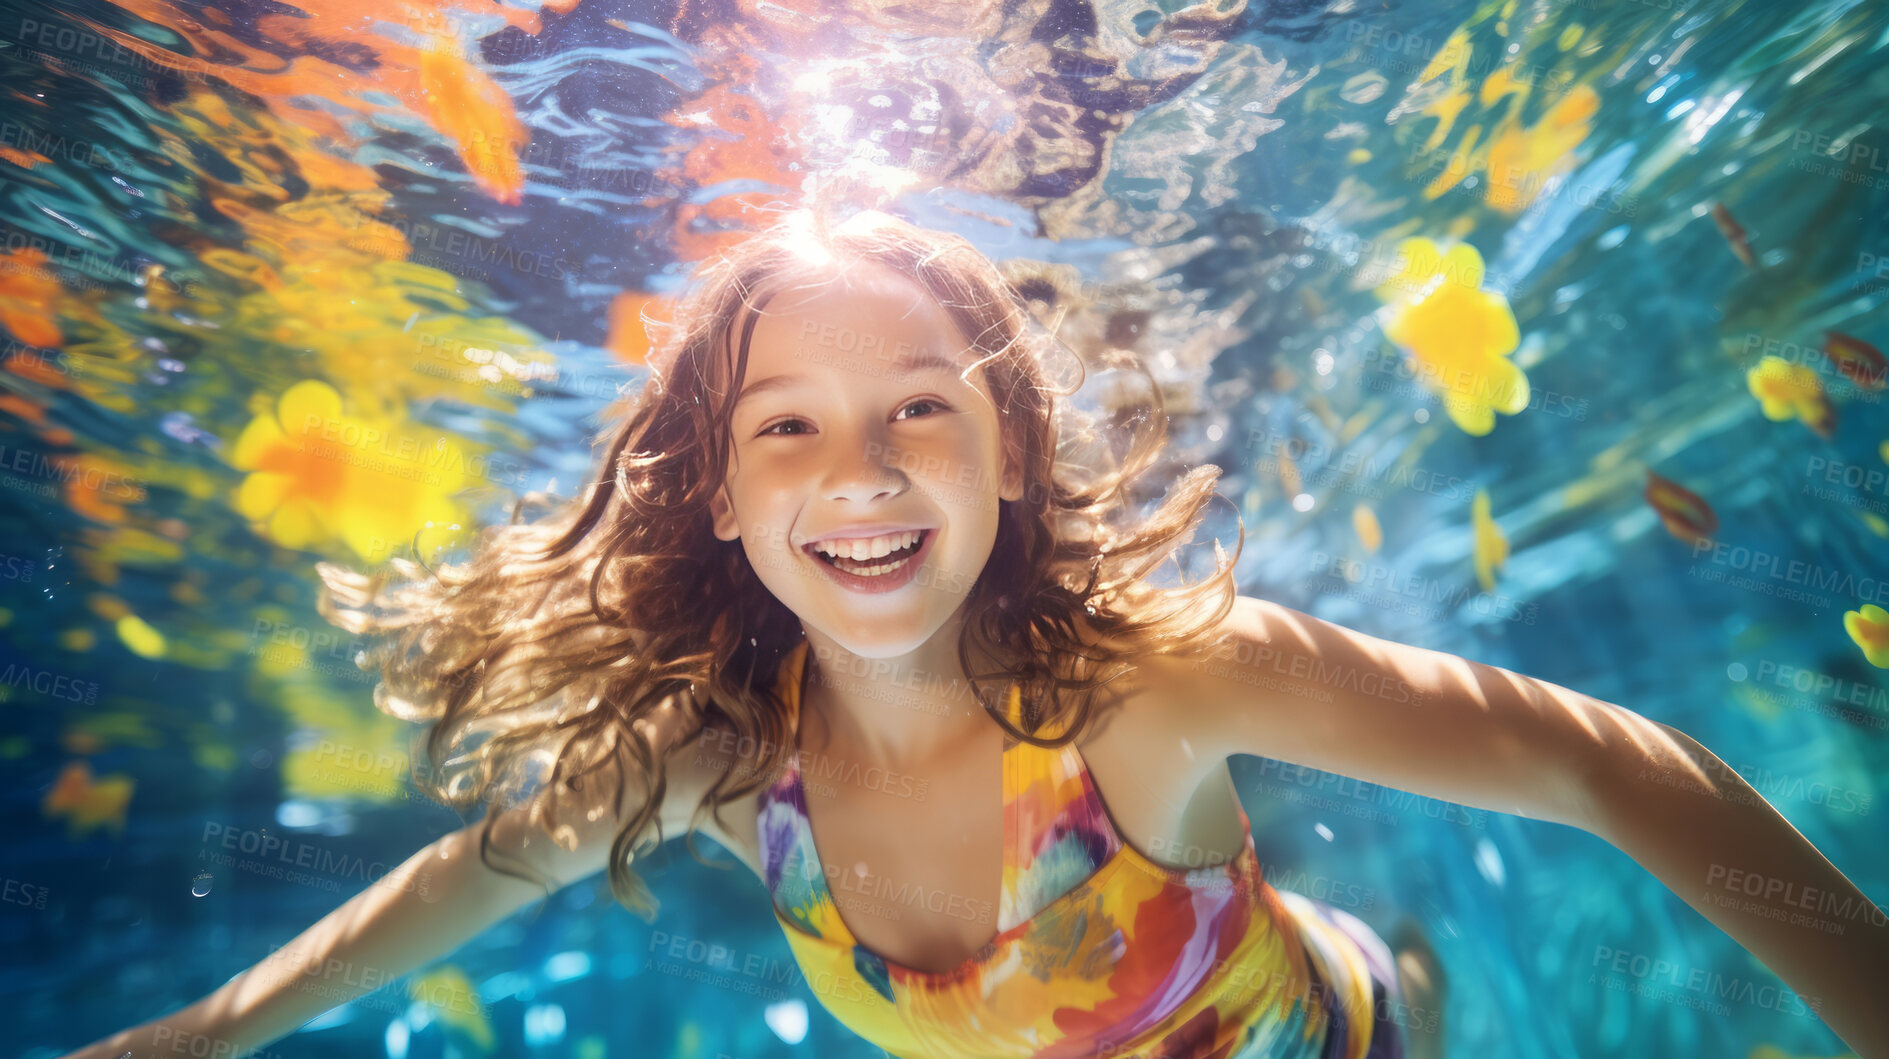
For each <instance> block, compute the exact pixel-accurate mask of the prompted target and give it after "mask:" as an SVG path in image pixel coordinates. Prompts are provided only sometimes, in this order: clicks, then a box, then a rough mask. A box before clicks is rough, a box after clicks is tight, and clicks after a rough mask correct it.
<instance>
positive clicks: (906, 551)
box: [806, 529, 935, 592]
mask: <svg viewBox="0 0 1889 1059" xmlns="http://www.w3.org/2000/svg"><path fill="white" fill-rule="evenodd" d="M912 532H913V533H915V534H916V535H917V539H916V540H914V541H912V542H911V543H908V544H905V545H903V546H901V547H898V548H894V549H892V550H891V551H889V552H887V553H886V554H884V555H880V556H874V557H871V558H866V559H854V558H851V557H850V556H837V555H829V554H827V553H826V552H823V551H821V550H819V549H818V548H816V547H813V546H812V545H808V546H807V549H806V550H807V551H808V552H809V553H811V554H812V555H813V557H814V558H815V559H818V560H819V561H820V562H821V563H822V564H824V565H825V566H826V567H827V569H828V570H829V571H830V572H831V573H832V575H833V577H834V579H835V580H836V581H839V582H840V583H841V584H842V585H845V586H846V587H848V588H853V589H857V590H860V591H866V592H874V591H889V590H890V589H894V588H897V587H898V586H900V585H902V584H904V583H905V582H906V581H908V580H910V579H911V576H912V574H913V572H914V571H916V570H917V568H918V566H919V562H920V559H921V557H922V556H923V555H924V553H925V549H926V548H927V547H929V546H930V544H931V539H932V537H933V536H934V535H935V533H934V531H932V530H929V529H923V530H914V531H912Z"/></svg>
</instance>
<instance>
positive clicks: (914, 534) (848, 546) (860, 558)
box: [813, 530, 922, 562]
mask: <svg viewBox="0 0 1889 1059" xmlns="http://www.w3.org/2000/svg"><path fill="white" fill-rule="evenodd" d="M921 535H922V534H921V531H919V530H906V531H905V532H904V533H888V534H885V535H883V536H879V537H868V538H862V539H859V540H824V541H820V542H818V543H816V544H815V545H814V546H813V548H814V550H815V551H818V552H824V553H825V554H827V555H831V556H834V557H836V558H840V559H852V560H855V561H857V562H865V561H866V560H867V559H877V558H879V557H880V556H882V555H888V554H890V553H892V552H895V551H897V550H899V549H900V548H909V547H911V546H912V545H914V544H917V543H918V539H919V537H920V536H921Z"/></svg>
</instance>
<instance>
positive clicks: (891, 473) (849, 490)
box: [825, 432, 905, 502]
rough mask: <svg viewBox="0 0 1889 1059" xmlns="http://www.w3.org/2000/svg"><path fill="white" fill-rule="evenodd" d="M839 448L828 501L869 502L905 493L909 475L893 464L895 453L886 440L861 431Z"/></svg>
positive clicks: (831, 471)
mask: <svg viewBox="0 0 1889 1059" xmlns="http://www.w3.org/2000/svg"><path fill="white" fill-rule="evenodd" d="M835 448H836V451H835V452H834V453H833V463H832V466H831V467H830V468H829V469H828V471H827V476H826V482H825V492H826V495H827V498H828V499H831V500H857V501H861V502H866V501H872V500H877V499H880V498H882V497H890V496H897V495H898V494H899V493H900V492H902V491H904V488H905V475H904V473H903V472H901V471H900V470H899V469H898V468H897V467H896V466H892V465H891V464H892V459H891V453H890V452H889V451H888V450H887V447H886V443H885V442H884V441H883V440H881V439H879V438H875V437H871V436H869V435H868V434H867V433H864V432H861V433H855V434H853V435H852V437H850V438H848V439H845V440H842V441H841V442H840V443H839V444H838V445H837V446H836V447H835Z"/></svg>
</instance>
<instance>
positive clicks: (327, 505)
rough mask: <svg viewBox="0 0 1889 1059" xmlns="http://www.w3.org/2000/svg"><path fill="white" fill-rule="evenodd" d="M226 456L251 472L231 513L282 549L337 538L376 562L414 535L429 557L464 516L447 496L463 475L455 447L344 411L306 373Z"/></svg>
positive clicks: (464, 469) (332, 395)
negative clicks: (234, 512)
mask: <svg viewBox="0 0 1889 1059" xmlns="http://www.w3.org/2000/svg"><path fill="white" fill-rule="evenodd" d="M230 462H231V463H232V465H234V466H235V467H236V468H237V469H238V470H245V471H250V472H252V473H251V474H250V475H249V476H248V477H247V478H245V479H244V480H243V484H242V486H241V488H240V489H238V490H237V494H236V498H235V506H236V509H237V510H238V511H239V512H241V513H242V515H243V517H245V518H247V519H249V520H250V521H251V522H252V523H256V524H257V530H258V532H261V533H265V534H266V535H267V536H268V537H269V538H270V539H272V540H274V541H276V542H277V543H279V544H281V545H283V546H284V547H289V548H314V547H316V546H318V545H320V544H322V543H325V542H327V541H330V540H333V539H336V538H339V539H340V540H342V541H343V542H344V543H346V545H347V546H348V547H350V548H352V549H353V550H354V552H355V554H357V555H359V556H360V557H361V558H362V559H364V560H366V561H367V562H369V563H377V562H380V561H381V560H383V559H385V558H387V556H388V555H390V554H392V553H393V552H394V551H395V550H397V549H400V548H403V547H405V546H406V545H407V544H408V543H409V542H410V541H413V540H414V539H415V537H416V535H417V537H418V547H419V551H420V554H421V555H422V556H426V557H430V556H431V555H433V554H436V553H437V551H438V550H439V549H440V548H441V547H443V546H444V545H445V544H447V543H448V542H449V541H450V540H451V538H452V537H453V536H454V535H455V534H457V533H458V532H460V525H461V524H463V523H464V522H465V521H466V516H465V514H464V512H463V511H462V510H461V508H460V507H459V505H457V504H455V503H454V502H453V501H452V500H451V499H450V498H451V496H452V495H453V494H454V493H456V492H457V491H458V490H459V489H460V488H461V487H463V486H464V485H465V484H466V479H467V460H466V456H465V453H464V452H463V450H461V449H460V447H459V446H458V445H456V444H454V443H453V442H452V440H451V439H449V438H447V437H445V436H444V435H435V436H433V437H431V438H422V437H421V436H420V434H419V433H417V432H415V430H414V429H413V428H412V427H411V424H405V425H403V424H399V423H392V422H383V421H377V420H367V419H359V418H355V417H353V416H349V415H346V414H344V413H343V411H342V408H341V395H340V394H338V393H336V392H335V391H334V388H333V387H331V386H329V385H328V384H327V383H324V382H320V381H317V380H314V379H309V380H305V381H303V382H299V383H296V384H295V385H294V386H291V387H289V389H288V391H287V392H285V393H284V394H283V395H282V396H281V398H280V399H279V400H278V401H277V403H276V409H275V412H274V413H273V414H268V415H259V416H257V417H256V418H255V419H253V420H251V421H250V423H249V425H248V426H247V427H245V428H244V429H243V432H242V435H241V436H240V437H239V438H238V439H237V441H236V445H235V447H234V450H233V451H232V453H231V457H230Z"/></svg>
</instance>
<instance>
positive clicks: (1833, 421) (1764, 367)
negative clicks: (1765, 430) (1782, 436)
mask: <svg viewBox="0 0 1889 1059" xmlns="http://www.w3.org/2000/svg"><path fill="white" fill-rule="evenodd" d="M1745 385H1746V386H1747V387H1748V388H1749V389H1750V390H1751V396H1753V397H1756V398H1757V399H1758V404H1759V407H1760V408H1762V409H1763V410H1764V417H1765V418H1766V419H1769V420H1771V421H1772V422H1774V423H1782V422H1783V421H1785V420H1787V419H1801V420H1803V421H1804V423H1805V425H1807V426H1809V427H1810V429H1812V430H1814V431H1816V432H1817V433H1818V435H1819V436H1821V437H1826V438H1827V437H1829V436H1830V435H1831V434H1833V433H1835V432H1836V425H1837V413H1836V409H1835V408H1834V407H1832V406H1831V404H1830V400H1829V398H1827V397H1825V396H1824V393H1823V383H1821V382H1819V381H1817V373H1816V372H1814V371H1812V370H1811V369H1809V368H1807V367H1805V366H1804V365H1802V364H1793V363H1791V362H1790V361H1788V360H1785V359H1784V358H1782V357H1765V358H1764V359H1763V360H1760V361H1758V363H1757V364H1755V365H1753V366H1752V368H1751V370H1749V371H1747V372H1745Z"/></svg>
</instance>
